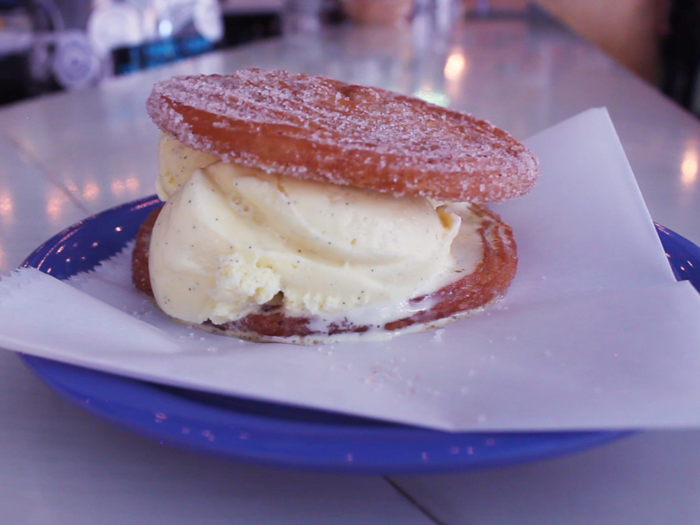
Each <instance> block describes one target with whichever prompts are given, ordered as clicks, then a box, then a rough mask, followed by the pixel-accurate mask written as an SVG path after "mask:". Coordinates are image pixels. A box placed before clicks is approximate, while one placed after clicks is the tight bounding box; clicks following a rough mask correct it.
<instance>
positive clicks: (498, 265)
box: [132, 205, 517, 343]
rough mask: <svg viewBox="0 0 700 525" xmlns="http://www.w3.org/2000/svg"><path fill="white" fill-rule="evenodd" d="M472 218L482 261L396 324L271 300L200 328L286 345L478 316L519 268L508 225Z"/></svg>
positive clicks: (142, 242)
mask: <svg viewBox="0 0 700 525" xmlns="http://www.w3.org/2000/svg"><path fill="white" fill-rule="evenodd" d="M471 210H472V213H474V214H475V215H476V217H477V218H478V220H479V222H480V226H479V230H478V231H479V235H480V236H481V241H482V244H483V256H482V260H481V262H480V263H479V264H478V265H477V267H476V269H475V270H474V271H473V272H472V273H470V274H469V275H467V276H465V277H462V278H461V279H458V280H456V281H454V282H453V283H451V284H448V285H447V286H444V287H443V288H441V289H439V290H437V291H435V292H433V293H431V294H428V295H426V296H421V297H415V298H413V299H411V302H412V303H414V304H416V305H428V306H427V307H426V308H425V309H423V310H420V311H418V312H417V313H415V314H414V315H412V316H411V317H406V318H404V319H398V320H395V321H392V322H390V323H387V324H385V325H383V326H376V325H372V326H370V325H362V324H355V323H353V321H352V320H351V319H352V312H348V317H347V318H345V319H343V320H341V321H333V322H328V323H325V324H324V322H323V321H322V320H320V319H317V318H313V317H298V316H297V317H294V316H289V315H286V314H285V312H284V301H283V298H275V299H273V300H272V301H270V302H269V303H266V304H264V305H261V307H260V309H259V311H257V312H255V313H251V314H249V315H247V316H245V317H243V318H242V319H238V320H236V321H231V322H228V323H225V324H223V325H215V324H212V323H209V322H207V323H205V324H203V325H199V327H200V328H203V329H205V330H208V331H212V332H216V333H222V334H225V335H230V336H234V337H239V338H242V339H248V340H252V341H277V342H279V341H285V340H290V341H293V342H302V343H314V342H317V341H327V340H329V339H330V340H332V339H333V337H334V336H336V337H337V336H339V335H342V334H351V333H364V332H370V331H373V332H378V331H379V332H387V331H388V332H393V331H396V330H403V329H409V330H411V331H419V330H421V329H429V328H432V327H434V326H436V325H442V324H445V323H446V322H449V321H451V320H454V319H459V318H462V317H467V316H469V315H471V314H474V313H478V312H480V311H482V310H483V309H484V308H486V307H487V306H489V305H490V304H492V303H493V302H495V301H496V300H498V299H499V298H501V297H502V296H503V295H504V293H505V291H506V289H507V288H508V286H509V285H510V282H511V281H512V280H513V277H514V276H515V271H516V267H517V253H516V245H515V241H514V240H513V234H512V231H511V229H510V227H509V226H507V225H506V224H504V223H503V222H501V220H500V218H499V217H498V216H497V215H496V214H494V213H493V212H491V211H490V210H488V209H487V208H485V207H483V206H476V205H474V206H472V208H471ZM159 211H160V208H158V209H157V210H155V211H154V212H152V213H151V215H150V216H149V217H148V218H147V219H146V221H145V222H144V223H143V225H142V226H141V229H140V230H139V233H138V235H137V237H136V244H135V246H134V252H133V255H132V276H133V282H134V284H135V286H136V288H138V289H139V290H140V291H142V292H144V293H146V294H148V295H150V296H152V295H153V291H152V289H151V283H150V278H149V269H148V252H149V245H150V238H151V232H152V230H153V226H154V224H155V222H156V218H157V215H158V213H159Z"/></svg>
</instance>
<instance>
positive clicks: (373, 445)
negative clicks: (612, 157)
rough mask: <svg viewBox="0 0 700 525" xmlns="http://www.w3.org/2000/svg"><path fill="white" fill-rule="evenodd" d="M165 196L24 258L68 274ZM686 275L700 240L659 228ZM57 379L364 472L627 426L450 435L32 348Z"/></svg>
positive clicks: (208, 441)
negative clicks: (74, 362) (163, 379)
mask: <svg viewBox="0 0 700 525" xmlns="http://www.w3.org/2000/svg"><path fill="white" fill-rule="evenodd" d="M157 204H158V200H157V199H156V198H155V197H147V198H145V199H141V200H138V201H135V202H131V203H128V204H125V205H122V206H119V207H117V208H113V209H111V210H107V211H105V212H102V213H100V214H98V215H95V216H93V217H89V218H87V219H85V220H84V221H82V222H79V223H78V224H75V225H74V226H71V227H70V228H68V229H66V230H64V231H63V232H61V233H59V234H58V235H56V236H55V237H53V238H52V239H50V240H49V241H47V242H46V243H45V244H43V245H42V246H40V247H39V248H37V250H36V251H34V253H32V254H31V255H30V256H29V257H28V258H27V260H26V261H25V262H24V264H23V266H34V267H36V268H38V269H39V270H41V271H43V272H46V273H48V274H51V275H53V276H54V277H57V278H59V279H67V278H69V277H71V276H72V275H75V274H76V273H78V272H82V271H87V270H90V269H92V268H94V267H95V266H96V265H97V264H98V263H99V262H100V261H102V260H104V259H106V258H108V257H111V256H112V255H114V254H116V253H117V252H119V251H120V250H121V249H122V248H123V247H124V246H125V245H126V243H128V242H129V241H131V240H132V239H133V238H134V237H135V235H136V232H137V230H138V228H139V226H140V224H141V223H142V222H143V220H144V219H145V218H146V216H147V215H148V213H149V212H150V211H151V210H152V209H153V207H154V206H156V205H157ZM657 230H658V232H659V236H660V237H661V241H662V243H663V245H664V248H665V250H666V252H667V255H668V258H669V261H670V263H671V266H672V267H673V271H674V273H675V275H676V277H677V278H678V279H679V280H682V279H688V280H690V281H691V282H692V283H693V285H694V286H695V287H696V289H698V287H699V286H700V248H698V247H697V246H695V245H694V244H692V243H691V242H689V241H688V240H686V239H684V238H683V237H681V236H679V235H677V234H676V233H674V232H672V231H670V230H668V229H666V228H663V227H662V226H657ZM22 359H23V360H24V362H25V364H26V365H27V366H28V367H29V368H30V369H31V370H33V371H34V373H35V374H36V375H37V376H38V377H39V378H40V379H42V380H43V381H44V382H45V383H46V384H47V385H48V386H50V387H51V388H53V389H54V390H55V391H57V392H58V393H60V394H62V395H63V396H64V397H66V398H67V399H68V400H69V401H72V402H73V403H75V404H76V405H78V406H80V407H82V408H84V409H85V410H87V411H88V412H91V413H92V414H95V415H97V416H99V417H102V418H104V419H107V420H109V421H113V422H114V423H116V424H118V425H120V426H123V427H126V428H128V429H131V430H133V431H135V432H137V433H139V434H143V435H145V436H148V437H150V438H153V439H156V440H158V441H160V442H162V443H169V444H175V445H179V446H183V447H186V448H190V449H194V450H198V451H204V452H211V453H215V454H219V455H222V456H226V457H229V458H234V459H237V460H245V461H251V462H256V463H265V464H270V465H279V466H289V467H294V468H304V469H314V470H327V471H342V472H356V473H373V474H389V473H409V472H413V473H425V472H446V471H456V470H466V469H471V468H479V467H492V466H499V465H506V464H511V463H516V462H523V461H530V460H534V459H541V458H545V457H549V456H554V455H558V454H565V453H569V452H573V451H576V450H581V449H584V448H588V447H592V446H595V445H599V444H601V443H604V442H607V441H610V440H613V439H617V438H619V437H622V436H624V435H627V434H628V432H532V433H475V432H466V433H448V432H437V431H432V430H426V429H421V428H416V427H410V426H404V425H396V424H390V423H385V422H381V421H376V420H371V419H365V418H358V417H349V416H343V415H338V414H333V413H330V412H323V411H317V410H308V409H301V408H296V407H290V406H285V405H282V404H273V403H264V402H258V401H252V400H248V399H243V398H234V397H226V396H220V395H214V394H208V393H203V392H198V391H193V390H185V389H180V388H174V387H169V386H164V385H158V384H154V383H147V382H143V381H137V380H134V379H129V378H126V377H121V376H117V375H112V374H106V373H102V372H97V371H94V370H89V369H86V368H80V367H76V366H71V365H66V364H63V363H59V362H55V361H50V360H47V359H41V358H38V357H33V356H28V355H23V356H22Z"/></svg>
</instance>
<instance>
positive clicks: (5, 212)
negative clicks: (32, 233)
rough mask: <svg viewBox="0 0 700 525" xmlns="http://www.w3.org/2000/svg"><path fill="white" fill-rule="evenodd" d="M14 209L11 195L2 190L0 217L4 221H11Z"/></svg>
mask: <svg viewBox="0 0 700 525" xmlns="http://www.w3.org/2000/svg"><path fill="white" fill-rule="evenodd" d="M14 209H15V206H14V202H13V201H12V195H10V194H9V192H8V191H7V190H4V189H3V190H2V192H0V217H2V218H3V219H5V220H10V219H12V212H13V211H14Z"/></svg>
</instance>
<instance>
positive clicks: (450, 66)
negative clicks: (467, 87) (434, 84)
mask: <svg viewBox="0 0 700 525" xmlns="http://www.w3.org/2000/svg"><path fill="white" fill-rule="evenodd" d="M466 65H467V60H466V59H465V58H464V55H463V54H462V53H452V54H451V55H450V56H449V57H447V62H446V63H445V78H446V79H447V80H457V79H458V78H459V77H460V76H462V73H463V72H464V68H465V67H466Z"/></svg>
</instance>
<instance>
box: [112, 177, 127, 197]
mask: <svg viewBox="0 0 700 525" xmlns="http://www.w3.org/2000/svg"><path fill="white" fill-rule="evenodd" d="M111 189H112V194H114V195H116V196H119V195H121V194H122V193H124V190H125V189H126V186H125V185H124V183H123V182H122V181H120V180H115V181H114V182H112V185H111Z"/></svg>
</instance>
